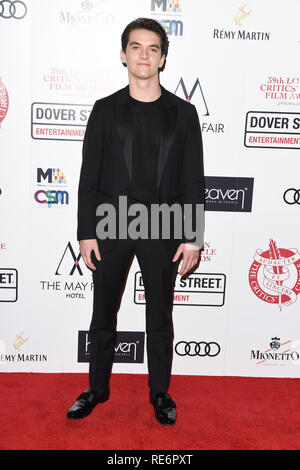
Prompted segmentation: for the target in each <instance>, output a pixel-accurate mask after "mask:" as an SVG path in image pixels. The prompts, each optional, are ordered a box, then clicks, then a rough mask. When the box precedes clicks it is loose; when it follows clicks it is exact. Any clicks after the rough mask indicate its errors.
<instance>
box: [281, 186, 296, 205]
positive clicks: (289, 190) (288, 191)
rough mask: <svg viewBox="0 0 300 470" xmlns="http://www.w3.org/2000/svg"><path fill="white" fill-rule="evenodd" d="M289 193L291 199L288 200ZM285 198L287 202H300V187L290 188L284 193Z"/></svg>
mask: <svg viewBox="0 0 300 470" xmlns="http://www.w3.org/2000/svg"><path fill="white" fill-rule="evenodd" d="M288 193H291V194H290V195H289V197H290V199H291V200H288V198H287V195H288ZM283 200H284V201H285V202H286V203H287V204H300V189H295V188H289V189H287V190H286V191H285V192H284V195H283Z"/></svg>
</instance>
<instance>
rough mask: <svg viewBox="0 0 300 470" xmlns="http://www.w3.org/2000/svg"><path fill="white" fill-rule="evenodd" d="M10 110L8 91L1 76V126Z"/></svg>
mask: <svg viewBox="0 0 300 470" xmlns="http://www.w3.org/2000/svg"><path fill="white" fill-rule="evenodd" d="M7 110H8V93H7V90H6V88H5V86H4V84H3V82H2V80H1V77H0V127H1V122H2V121H3V119H4V118H5V116H6V113H7Z"/></svg>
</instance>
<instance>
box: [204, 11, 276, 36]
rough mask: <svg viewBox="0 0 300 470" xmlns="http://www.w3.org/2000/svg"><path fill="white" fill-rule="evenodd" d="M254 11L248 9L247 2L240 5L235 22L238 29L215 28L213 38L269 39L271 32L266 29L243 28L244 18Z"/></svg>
mask: <svg viewBox="0 0 300 470" xmlns="http://www.w3.org/2000/svg"><path fill="white" fill-rule="evenodd" d="M250 13H252V10H246V3H243V4H242V6H240V7H238V11H237V13H236V14H235V16H234V23H235V26H237V27H238V29H236V28H235V29H232V30H231V29H223V28H222V29H219V28H214V29H213V39H229V40H230V39H231V40H237V41H239V40H246V41H269V40H270V36H271V33H270V32H266V31H248V30H245V29H242V28H241V27H242V26H243V22H244V20H245V19H246V18H247V17H248V16H249V15H250Z"/></svg>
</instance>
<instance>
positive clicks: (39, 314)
mask: <svg viewBox="0 0 300 470" xmlns="http://www.w3.org/2000/svg"><path fill="white" fill-rule="evenodd" d="M299 15H300V3H299V0H287V1H286V2H285V3H284V4H282V2H281V1H279V0H265V1H259V0H249V1H247V2H243V1H240V2H239V1H238V0H227V1H226V2H225V1H223V0H210V1H209V2H208V1H202V0H199V1H198V0H182V1H170V0H168V1H167V0H128V1H127V2H124V1H121V0H99V1H97V0H93V1H92V0H85V1H81V0H32V1H29V0H24V1H8V0H4V1H0V35H1V61H0V126H1V128H0V153H1V173H0V224H1V225H0V227H1V230H0V309H1V313H0V325H1V332H0V371H3V372H15V371H17V372H18V371H19V372H88V361H89V338H88V329H89V325H90V320H91V314H92V295H93V284H92V274H91V271H90V270H89V269H88V268H86V266H85V265H84V262H83V260H82V258H81V257H80V253H79V244H78V242H77V240H76V225H77V220H76V217H77V187H78V180H79V172H80V166H81V159H82V153H81V152H82V141H83V137H84V133H85V127H86V122H87V119H88V116H89V113H90V111H91V109H92V106H93V104H94V102H95V101H96V100H97V99H99V98H102V97H104V96H107V95H110V94H112V93H114V92H115V91H117V90H118V89H120V88H123V87H124V86H126V85H127V84H128V72H127V69H125V68H124V67H123V65H122V63H121V60H120V49H121V34H122V32H123V30H124V28H125V27H126V25H127V24H128V23H130V22H131V21H132V20H134V19H136V18H138V17H149V18H153V19H155V20H157V21H159V22H160V24H161V25H162V26H163V27H164V28H165V30H166V32H167V34H168V37H169V41H170V46H169V55H168V57H167V62H166V68H165V71H164V72H162V73H161V75H160V82H161V84H162V85H163V86H164V87H165V88H167V89H168V90H170V91H171V92H173V93H175V94H176V95H177V96H179V97H181V98H182V99H184V100H187V101H189V102H191V103H193V104H194V105H195V106H196V108H197V111H198V115H199V119H200V124H201V130H202V137H203V146H204V165H205V186H206V205H205V208H206V215H205V220H206V227H205V245H204V250H203V251H202V253H201V262H200V265H199V267H198V268H197V270H196V271H195V272H194V273H193V274H192V275H190V276H189V277H188V278H187V279H186V280H183V279H181V277H180V275H178V276H177V279H176V286H175V291H174V308H173V318H174V330H175V339H174V354H173V369H172V372H173V374H181V375H185V374H187V375H231V376H235V375H236V376H253V377H254V376H256V377H299V376H300V296H299V292H300V223H299V215H300V177H299V175H300V70H299V60H298V58H299V54H300V30H299ZM113 372H116V373H147V356H146V336H145V297H144V288H143V279H142V276H141V271H140V267H139V264H138V262H137V260H136V258H134V260H133V263H132V265H131V269H130V271H129V275H128V278H127V284H126V288H125V290H124V294H123V298H122V302H121V306H120V309H119V312H118V339H117V344H116V347H115V359H114V365H113Z"/></svg>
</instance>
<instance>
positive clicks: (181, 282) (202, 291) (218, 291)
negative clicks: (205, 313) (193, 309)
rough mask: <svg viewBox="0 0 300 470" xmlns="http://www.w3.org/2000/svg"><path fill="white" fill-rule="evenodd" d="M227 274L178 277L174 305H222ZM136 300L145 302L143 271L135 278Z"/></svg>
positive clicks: (198, 274)
mask: <svg viewBox="0 0 300 470" xmlns="http://www.w3.org/2000/svg"><path fill="white" fill-rule="evenodd" d="M225 284H226V276H225V274H221V273H192V274H191V275H190V276H189V277H188V278H186V279H183V278H180V276H177V277H176V281H175V286H174V295H173V305H184V306H194V305H203V306H214V307H221V306H222V305H224V302H225ZM134 302H135V303H136V304H145V303H146V298H145V291H144V284H143V278H142V273H141V272H140V271H137V272H136V273H135V279H134Z"/></svg>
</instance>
